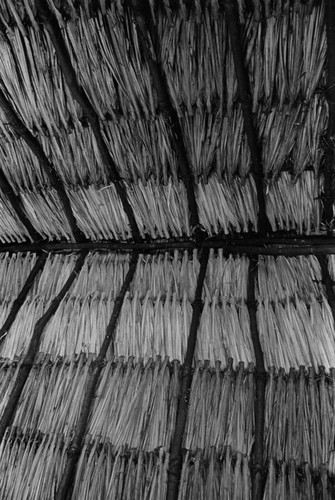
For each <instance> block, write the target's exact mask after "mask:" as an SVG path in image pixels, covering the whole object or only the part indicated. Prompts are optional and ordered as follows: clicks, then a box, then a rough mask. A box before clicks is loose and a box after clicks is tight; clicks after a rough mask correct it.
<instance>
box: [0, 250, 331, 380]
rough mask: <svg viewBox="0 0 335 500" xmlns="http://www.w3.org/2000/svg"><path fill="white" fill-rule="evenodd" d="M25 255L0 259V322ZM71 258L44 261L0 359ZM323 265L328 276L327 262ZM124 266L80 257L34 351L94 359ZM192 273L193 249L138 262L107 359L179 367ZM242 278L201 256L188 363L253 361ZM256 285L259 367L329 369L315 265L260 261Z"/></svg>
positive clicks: (243, 273)
mask: <svg viewBox="0 0 335 500" xmlns="http://www.w3.org/2000/svg"><path fill="white" fill-rule="evenodd" d="M31 258H32V257H31V256H29V255H28V256H27V257H24V256H22V257H16V256H15V255H14V256H13V257H11V259H10V258H9V257H7V258H6V259H3V261H2V268H3V273H4V276H5V280H4V281H3V289H2V291H1V297H2V301H3V302H2V306H1V318H2V322H4V321H5V319H6V317H7V315H8V314H9V311H10V308H11V304H12V302H13V300H14V299H16V297H17V295H18V294H19V291H20V287H21V286H22V284H23V282H24V280H25V279H26V277H27V275H28V272H29V271H30V269H31V266H32V261H31ZM75 258H76V257H75V256H74V255H55V256H54V257H49V258H48V259H47V262H46V264H45V266H44V269H43V272H42V274H41V275H38V277H37V279H36V280H35V282H34V284H33V286H32V289H31V291H30V292H29V293H28V296H27V298H26V300H25V302H24V303H23V305H22V307H21V309H20V311H19V313H18V315H17V317H16V319H15V321H14V323H13V325H12V326H11V328H10V329H9V331H8V333H6V334H5V336H4V337H3V338H2V339H1V345H0V353H1V356H2V357H8V358H11V359H13V358H14V357H15V356H18V355H21V354H22V353H23V352H24V351H25V349H26V347H27V345H28V343H29V339H30V336H31V334H32V332H33V327H34V324H35V322H36V321H37V319H38V318H39V317H40V316H41V315H42V314H43V312H44V311H45V310H46V308H47V307H48V304H49V303H50V301H51V300H52V298H53V297H54V296H55V295H56V294H57V293H58V292H59V290H60V289H61V286H62V284H64V282H65V280H66V278H67V277H68V275H69V274H70V272H71V269H72V266H73V262H74V259H75ZM329 263H330V264H329V265H330V271H331V276H332V275H333V274H334V268H333V267H332V266H331V264H332V260H330V261H329ZM22 268H25V272H24V273H23V272H22ZM127 269H128V257H127V256H125V255H121V254H120V255H118V254H110V255H104V254H101V255H99V254H98V253H92V254H90V255H89V256H88V257H87V258H86V260H85V263H84V266H83V268H82V270H81V272H80V274H79V276H78V277H77V278H76V280H75V282H74V284H73V285H72V286H71V288H70V290H69V292H68V293H67V295H66V297H65V298H64V300H63V301H62V302H61V304H60V306H59V308H58V309H57V311H56V312H55V314H54V315H53V317H52V318H51V319H50V321H49V323H48V325H47V326H46V328H45V330H44V332H43V334H42V338H41V346H40V350H41V351H42V352H45V353H48V354H50V355H51V356H52V358H53V359H57V357H58V356H65V357H69V358H71V357H72V356H73V355H74V354H76V355H80V354H81V353H82V352H84V353H86V354H87V355H89V354H94V355H97V354H98V352H99V349H100V346H101V343H102V341H103V338H104V333H105V329H106V327H107V324H108V320H109V317H110V314H111V311H112V308H113V304H114V300H115V297H116V296H117V294H118V290H119V289H120V287H121V284H122V282H123V279H124V277H125V274H126V272H127ZM198 272H199V262H198V258H197V253H196V251H194V252H193V255H191V254H188V253H187V252H184V253H182V252H177V251H175V253H174V254H173V255H169V254H165V255H157V256H146V257H144V256H143V257H142V258H141V259H140V261H139V264H138V266H137V270H136V273H135V277H134V280H133V282H132V284H131V286H130V288H129V290H128V292H127V293H126V296H125V300H124V304H123V307H122V309H121V313H120V318H119V322H118V324H117V327H116V332H115V343H114V346H113V349H112V350H111V351H109V353H108V359H110V358H111V357H112V358H113V354H112V353H113V352H115V354H116V355H118V356H126V357H127V358H128V357H129V356H132V357H135V359H139V358H143V359H144V360H148V359H149V358H155V356H156V355H160V356H162V357H163V358H164V357H165V356H168V357H169V358H170V359H171V360H172V359H178V360H183V359H184V355H185V352H186V345H187V338H188V333H189V328H190V323H191V317H192V302H193V300H194V292H195V286H196V279H197V275H198ZM18 273H20V277H19V278H18ZM247 273H248V260H247V259H246V258H245V257H242V258H232V257H230V258H228V259H227V258H224V257H223V253H222V251H220V252H219V253H218V254H215V253H214V252H213V251H212V252H211V255H210V259H209V264H208V270H207V273H206V276H205V281H204V290H203V313H202V316H201V320H200V325H199V332H198V340H197V345H196V352H195V359H196V360H198V359H199V360H205V359H208V360H210V363H211V364H212V365H213V366H214V364H215V362H216V361H218V360H219V361H221V362H222V366H223V367H225V366H226V365H227V363H228V359H229V358H233V360H234V362H235V363H238V362H240V361H243V362H245V363H246V364H247V363H249V362H254V361H255V358H254V348H253V346H252V342H251V336H250V320H249V313H248V308H247V305H246V303H245V301H246V287H247V282H248V274H247ZM15 283H17V284H15ZM256 283H257V286H256V289H255V293H256V295H255V297H256V300H257V302H258V306H257V322H258V328H259V332H260V340H261V344H262V347H263V351H264V356H265V366H266V367H268V366H276V367H277V368H279V367H283V368H285V369H286V370H289V368H290V367H291V366H293V367H297V366H299V365H305V366H314V368H317V367H318V366H319V365H320V364H323V365H325V366H326V368H327V369H329V368H330V367H333V366H335V358H334V356H333V349H332V345H333V343H334V341H335V338H334V332H333V330H334V328H333V317H332V311H331V308H330V306H329V303H328V301H327V298H326V296H325V290H324V288H323V285H322V284H321V272H320V266H319V264H318V262H317V261H316V260H315V258H314V257H299V258H289V259H287V258H285V257H279V258H277V259H274V258H273V257H266V258H261V259H260V261H259V266H258V279H257V281H256ZM23 324H24V331H25V334H24V335H23V334H22V328H23Z"/></svg>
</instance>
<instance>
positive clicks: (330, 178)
mask: <svg viewBox="0 0 335 500" xmlns="http://www.w3.org/2000/svg"><path fill="white" fill-rule="evenodd" d="M325 19H326V33H327V73H328V76H327V90H326V97H327V101H328V129H327V134H326V138H325V146H324V148H325V150H324V155H325V158H324V176H325V184H324V219H325V223H326V225H327V227H328V228H329V230H331V229H332V227H333V226H334V208H333V207H334V202H335V4H334V2H333V1H332V0H327V2H326V12H325Z"/></svg>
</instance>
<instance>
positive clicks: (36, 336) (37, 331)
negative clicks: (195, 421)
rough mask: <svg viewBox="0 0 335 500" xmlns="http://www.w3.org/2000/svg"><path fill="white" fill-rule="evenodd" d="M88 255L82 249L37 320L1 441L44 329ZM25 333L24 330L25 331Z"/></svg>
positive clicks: (0, 422) (5, 416)
mask: <svg viewBox="0 0 335 500" xmlns="http://www.w3.org/2000/svg"><path fill="white" fill-rule="evenodd" d="M86 255H87V252H86V251H82V252H81V253H80V255H79V257H78V259H77V261H76V264H75V266H74V269H73V271H72V272H71V274H70V276H69V277H68V279H67V280H66V282H65V284H64V285H63V287H62V289H61V291H60V292H59V294H58V295H57V297H55V298H54V299H53V300H52V302H51V304H50V306H49V307H48V309H47V310H46V312H45V313H44V314H43V316H41V318H40V319H39V320H38V321H37V323H36V325H35V328H34V331H33V335H32V337H31V340H30V343H29V346H28V349H27V352H26V354H25V355H24V359H23V361H22V364H21V366H20V368H19V371H18V374H17V377H16V380H15V383H14V386H13V389H12V392H11V394H10V396H9V399H8V402H7V405H6V407H5V409H4V412H3V414H2V417H1V420H0V441H1V440H2V438H3V436H4V434H5V432H6V429H7V427H8V426H9V425H10V422H11V420H12V418H13V416H14V414H15V411H16V407H17V404H18V402H19V399H20V396H21V394H22V391H23V388H24V386H25V384H26V382H27V379H28V377H29V373H30V371H31V369H32V367H33V363H34V358H35V356H36V354H37V353H38V349H39V345H40V341H41V336H42V333H43V331H44V328H45V326H46V325H47V323H48V322H49V321H50V318H51V317H52V316H53V315H54V314H55V312H56V311H57V309H58V307H59V304H60V303H61V301H62V300H63V298H64V296H65V294H66V293H67V291H68V290H69V288H70V286H71V285H72V283H73V282H74V280H75V279H76V277H77V276H78V273H79V272H80V269H81V268H82V266H83V264H84V261H85V257H86ZM23 334H24V332H23Z"/></svg>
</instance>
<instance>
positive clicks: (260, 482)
mask: <svg viewBox="0 0 335 500" xmlns="http://www.w3.org/2000/svg"><path fill="white" fill-rule="evenodd" d="M257 272H258V259H257V258H252V259H250V263H249V276H248V291H247V306H248V311H249V318H250V333H251V339H252V343H253V346H254V352H255V358H256V366H255V380H256V394H255V441H254V446H253V450H252V458H251V460H252V467H253V474H252V480H251V481H252V498H253V500H261V499H262V498H263V492H264V479H265V478H264V424H265V387H266V370H265V365H264V354H263V350H262V346H261V342H260V335H259V330H258V325H257V303H256V297H255V285H256V274H257Z"/></svg>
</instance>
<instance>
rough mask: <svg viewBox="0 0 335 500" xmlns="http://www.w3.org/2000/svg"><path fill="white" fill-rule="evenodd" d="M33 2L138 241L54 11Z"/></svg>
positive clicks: (121, 184) (128, 207)
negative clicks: (90, 129) (88, 124)
mask: <svg viewBox="0 0 335 500" xmlns="http://www.w3.org/2000/svg"><path fill="white" fill-rule="evenodd" d="M36 3H37V6H38V14H39V16H40V19H41V20H42V22H43V25H44V26H45V28H46V30H47V31H48V33H49V36H50V40H51V42H52V44H53V46H54V49H55V51H56V55H57V58H58V63H59V66H60V68H61V70H62V73H63V76H64V79H65V81H66V83H67V86H68V88H69V90H70V92H71V94H72V97H73V99H75V100H76V101H77V102H78V104H79V105H80V106H81V108H82V110H83V112H84V114H85V117H86V118H87V120H88V122H89V123H90V125H91V127H92V131H93V134H94V137H95V139H96V142H97V145H98V148H99V151H100V154H101V158H102V161H103V164H104V165H105V167H106V169H107V171H108V176H109V178H110V179H111V181H112V182H113V183H114V184H115V189H116V192H117V194H118V196H119V198H120V200H121V203H122V206H123V209H124V211H125V213H126V215H127V217H128V220H129V224H130V227H131V231H132V236H133V239H134V241H136V242H138V241H140V240H141V237H140V233H139V229H138V226H137V222H136V218H135V215H134V211H133V209H132V207H131V205H130V203H129V200H128V196H127V191H126V187H125V184H124V182H123V180H122V178H121V176H120V173H119V170H118V167H117V165H116V164H115V162H114V161H113V159H112V157H111V155H110V153H109V151H108V147H107V145H106V143H105V141H104V138H103V136H102V134H101V130H100V121H99V116H98V114H97V112H96V110H95V109H94V107H93V106H92V104H91V102H90V100H89V98H88V96H87V95H86V93H85V90H84V89H83V88H82V87H81V86H80V85H79V83H78V81H77V77H76V73H75V71H74V68H73V66H72V63H71V58H70V55H69V53H68V50H67V47H66V44H65V41H64V38H63V35H62V32H61V30H60V28H59V25H58V22H57V19H56V18H55V16H54V14H53V13H52V12H51V10H50V9H49V7H48V6H47V3H46V2H45V1H44V0H37V2H36Z"/></svg>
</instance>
